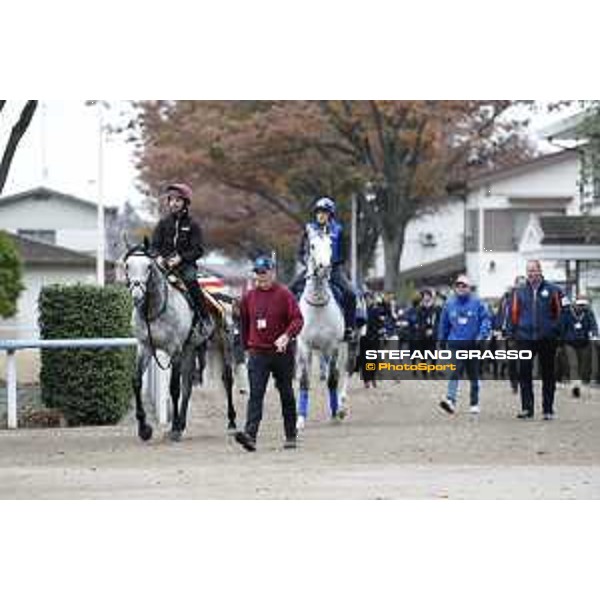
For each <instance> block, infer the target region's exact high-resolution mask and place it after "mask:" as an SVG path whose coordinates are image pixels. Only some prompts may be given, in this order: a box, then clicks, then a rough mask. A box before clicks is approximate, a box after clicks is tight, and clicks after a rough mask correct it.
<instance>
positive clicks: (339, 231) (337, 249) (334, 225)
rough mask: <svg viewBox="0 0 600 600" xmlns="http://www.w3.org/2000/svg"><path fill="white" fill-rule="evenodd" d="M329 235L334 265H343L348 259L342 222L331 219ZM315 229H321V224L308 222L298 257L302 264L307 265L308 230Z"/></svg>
mask: <svg viewBox="0 0 600 600" xmlns="http://www.w3.org/2000/svg"><path fill="white" fill-rule="evenodd" d="M328 228H329V235H330V237H331V262H332V265H333V266H338V265H341V264H343V263H344V262H345V260H346V253H345V240H344V228H343V226H342V224H341V223H339V222H338V221H336V220H335V219H331V220H330V222H329V225H328ZM309 229H314V230H315V231H320V230H321V225H319V223H317V222H316V221H311V222H310V223H307V224H306V227H305V228H304V234H303V236H302V241H301V242H300V251H299V253H298V259H299V261H300V263H301V264H303V265H306V261H307V258H308V230H309Z"/></svg>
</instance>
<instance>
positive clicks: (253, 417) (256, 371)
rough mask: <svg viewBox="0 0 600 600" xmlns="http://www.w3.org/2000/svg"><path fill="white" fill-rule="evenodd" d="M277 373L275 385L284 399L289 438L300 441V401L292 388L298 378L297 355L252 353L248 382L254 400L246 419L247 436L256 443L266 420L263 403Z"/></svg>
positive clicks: (250, 399) (249, 406) (282, 407)
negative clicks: (298, 418)
mask: <svg viewBox="0 0 600 600" xmlns="http://www.w3.org/2000/svg"><path fill="white" fill-rule="evenodd" d="M271 374H273V378H274V380H275V385H276V386H277V389H278V390H279V397H280V399H281V413H282V415H283V428H284V430H285V437H286V439H295V438H296V416H297V415H296V400H295V398H294V390H293V388H292V380H293V377H294V355H293V354H292V353H289V352H286V353H281V354H278V353H277V354H276V353H269V354H258V353H252V352H251V353H250V357H249V358H248V379H249V382H250V398H249V399H248V412H247V416H246V433H247V434H248V435H249V436H250V437H251V438H252V439H254V440H256V436H257V435H258V428H259V426H260V422H261V420H262V415H263V404H264V399H265V392H266V390H267V384H268V383H269V376H270V375H271Z"/></svg>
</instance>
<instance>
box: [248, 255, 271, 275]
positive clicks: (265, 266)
mask: <svg viewBox="0 0 600 600" xmlns="http://www.w3.org/2000/svg"><path fill="white" fill-rule="evenodd" d="M273 267H274V264H273V259H272V258H271V257H270V256H259V257H258V258H257V259H256V260H255V261H254V269H253V270H254V271H255V272H256V271H270V270H271V269H273Z"/></svg>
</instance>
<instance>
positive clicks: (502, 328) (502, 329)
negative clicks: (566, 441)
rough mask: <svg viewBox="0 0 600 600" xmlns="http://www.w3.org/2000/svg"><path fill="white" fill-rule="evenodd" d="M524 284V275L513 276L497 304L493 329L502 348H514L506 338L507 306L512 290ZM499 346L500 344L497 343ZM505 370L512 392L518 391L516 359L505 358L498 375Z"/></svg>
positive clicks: (508, 315) (512, 341)
mask: <svg viewBox="0 0 600 600" xmlns="http://www.w3.org/2000/svg"><path fill="white" fill-rule="evenodd" d="M523 285H525V277H523V276H522V275H519V276H517V277H515V281H514V283H513V285H512V286H510V287H509V288H508V289H507V290H506V292H504V294H503V295H502V298H500V302H499V304H498V310H497V311H496V314H495V316H494V331H495V332H496V339H497V340H498V341H502V342H503V345H504V348H503V349H504V350H516V344H515V341H514V340H508V339H506V332H507V329H508V319H509V318H510V313H509V307H510V302H511V298H512V295H513V292H514V290H516V289H518V288H520V287H522V286H523ZM498 345H499V346H501V345H502V344H498ZM505 370H507V371H508V379H509V381H510V387H511V389H512V391H513V393H514V394H517V393H518V392H519V363H518V361H516V360H506V361H504V362H503V364H502V367H501V372H500V376H501V377H504V376H505Z"/></svg>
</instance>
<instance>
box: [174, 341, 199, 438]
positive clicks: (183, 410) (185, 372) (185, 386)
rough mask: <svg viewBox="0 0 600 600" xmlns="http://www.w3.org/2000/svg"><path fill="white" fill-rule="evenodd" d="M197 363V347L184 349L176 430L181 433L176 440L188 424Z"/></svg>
mask: <svg viewBox="0 0 600 600" xmlns="http://www.w3.org/2000/svg"><path fill="white" fill-rule="evenodd" d="M195 363H196V350H195V348H188V349H187V350H184V351H183V356H182V358H181V368H180V371H181V406H180V410H179V421H178V423H177V428H176V431H177V432H178V433H179V435H178V436H177V435H176V436H175V438H174V439H175V441H179V439H181V434H182V433H183V432H184V431H185V428H186V425H187V412H188V405H189V402H190V396H191V394H192V382H193V380H194V366H195Z"/></svg>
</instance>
